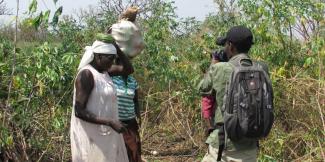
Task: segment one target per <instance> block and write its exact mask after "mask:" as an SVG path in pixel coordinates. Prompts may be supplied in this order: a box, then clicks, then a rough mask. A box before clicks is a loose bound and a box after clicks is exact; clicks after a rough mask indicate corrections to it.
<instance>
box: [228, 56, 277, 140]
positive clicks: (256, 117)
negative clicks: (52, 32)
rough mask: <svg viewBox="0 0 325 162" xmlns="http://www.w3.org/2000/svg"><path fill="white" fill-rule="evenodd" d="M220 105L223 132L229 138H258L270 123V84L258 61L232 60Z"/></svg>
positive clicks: (271, 95) (268, 127)
mask: <svg viewBox="0 0 325 162" xmlns="http://www.w3.org/2000/svg"><path fill="white" fill-rule="evenodd" d="M230 63H231V64H233V65H234V71H233V72H232V74H231V76H230V78H229V82H228V84H227V88H226V94H225V97H224V104H223V108H222V112H223V117H224V131H225V133H226V135H227V137H228V138H229V139H231V140H232V141H237V140H240V139H242V138H254V139H261V138H264V137H266V136H267V135H268V134H269V132H270V130H271V127H272V125H273V121H274V114H273V109H274V107H273V89H272V83H271V80H270V78H269V76H268V74H267V73H266V72H265V70H264V69H263V68H262V66H261V65H260V64H259V63H256V62H253V61H251V60H250V59H241V60H240V61H239V62H238V63H232V62H230Z"/></svg>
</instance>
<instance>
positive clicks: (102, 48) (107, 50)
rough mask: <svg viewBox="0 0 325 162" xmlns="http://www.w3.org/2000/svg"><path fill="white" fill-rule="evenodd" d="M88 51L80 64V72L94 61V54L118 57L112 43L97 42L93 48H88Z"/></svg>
mask: <svg viewBox="0 0 325 162" xmlns="http://www.w3.org/2000/svg"><path fill="white" fill-rule="evenodd" d="M85 49H86V51H85V53H84V55H83V56H82V59H81V61H80V63H79V67H78V70H80V69H81V68H83V67H84V66H86V65H88V64H89V63H90V62H91V61H93V59H94V53H100V54H110V55H116V54H117V52H116V48H115V46H114V45H113V44H111V43H105V42H102V41H98V40H96V41H95V42H94V43H93V45H92V46H86V48H85Z"/></svg>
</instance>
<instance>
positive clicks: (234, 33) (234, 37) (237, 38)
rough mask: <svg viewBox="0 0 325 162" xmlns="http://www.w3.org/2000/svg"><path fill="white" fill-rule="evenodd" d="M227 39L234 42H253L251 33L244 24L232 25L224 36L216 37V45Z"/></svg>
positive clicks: (223, 43) (222, 43) (221, 44)
mask: <svg viewBox="0 0 325 162" xmlns="http://www.w3.org/2000/svg"><path fill="white" fill-rule="evenodd" d="M227 41H230V42H232V43H234V44H250V45H252V44H254V43H253V34H252V32H251V31H250V30H249V29H248V28H246V27H245V26H235V27H232V28H231V29H230V30H229V31H228V32H227V35H226V36H225V37H219V38H217V41H216V43H217V45H220V46H223V45H225V43H226V42H227Z"/></svg>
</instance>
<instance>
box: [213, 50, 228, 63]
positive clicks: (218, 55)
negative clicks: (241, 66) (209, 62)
mask: <svg viewBox="0 0 325 162" xmlns="http://www.w3.org/2000/svg"><path fill="white" fill-rule="evenodd" d="M212 57H213V59H214V60H218V61H220V62H227V61H228V57H227V54H226V52H225V50H224V49H221V50H216V51H215V52H213V53H212Z"/></svg>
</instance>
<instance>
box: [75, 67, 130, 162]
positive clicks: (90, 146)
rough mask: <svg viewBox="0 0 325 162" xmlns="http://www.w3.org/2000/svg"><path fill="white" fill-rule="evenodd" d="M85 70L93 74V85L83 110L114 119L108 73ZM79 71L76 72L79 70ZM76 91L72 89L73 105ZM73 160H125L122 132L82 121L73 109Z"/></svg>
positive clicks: (83, 161) (90, 161)
mask: <svg viewBox="0 0 325 162" xmlns="http://www.w3.org/2000/svg"><path fill="white" fill-rule="evenodd" d="M84 69H88V70H90V71H91V73H92V74H93V77H94V88H93V90H92V92H91V94H90V96H89V99H88V102H87V107H86V109H87V110H88V111H90V112H92V113H94V114H95V115H97V116H99V117H102V118H109V119H113V120H118V110H117V99H116V90H115V88H114V85H113V82H112V80H111V78H110V77H109V75H108V73H107V72H106V73H99V72H98V71H97V70H96V69H94V68H93V67H92V66H91V65H86V66H85V67H84V68H82V69H81V70H80V71H82V70H84ZM80 71H79V72H80ZM75 95H76V90H75V89H74V96H73V107H74V104H75ZM70 140H71V152H72V161H73V162H128V156H127V151H126V148H125V144H124V140H123V136H122V134H119V133H117V132H116V131H114V130H113V129H112V128H111V127H109V126H104V125H99V124H93V123H89V122H86V121H84V120H82V119H80V118H78V117H76V116H75V110H74V108H73V110H72V115H71V127H70Z"/></svg>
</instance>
